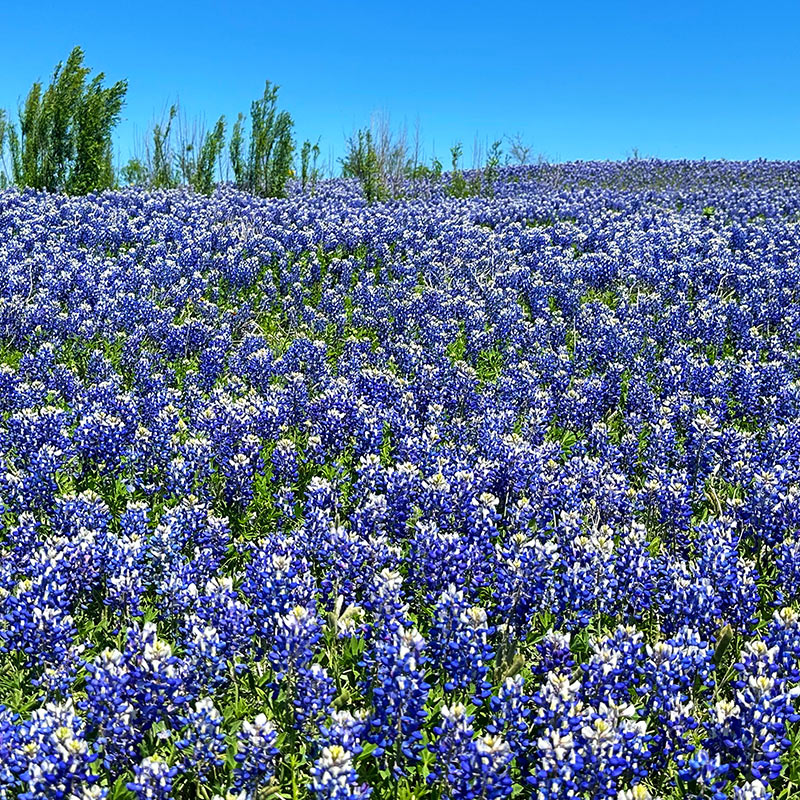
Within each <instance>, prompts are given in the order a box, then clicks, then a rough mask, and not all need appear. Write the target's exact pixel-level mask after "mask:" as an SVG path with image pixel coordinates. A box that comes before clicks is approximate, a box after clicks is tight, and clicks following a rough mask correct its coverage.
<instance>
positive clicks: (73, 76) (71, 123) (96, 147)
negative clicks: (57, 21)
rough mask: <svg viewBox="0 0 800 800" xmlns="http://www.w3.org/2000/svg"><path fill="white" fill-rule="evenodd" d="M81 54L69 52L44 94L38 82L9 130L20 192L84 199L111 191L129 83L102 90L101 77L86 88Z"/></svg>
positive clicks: (120, 82) (119, 82)
mask: <svg viewBox="0 0 800 800" xmlns="http://www.w3.org/2000/svg"><path fill="white" fill-rule="evenodd" d="M83 59H84V55H83V50H81V48H80V47H75V48H73V50H72V52H71V53H70V54H69V57H68V58H67V60H66V62H65V63H63V64H62V63H60V62H59V64H58V65H57V66H56V68H55V70H54V71H53V77H52V78H51V80H50V83H49V85H48V86H47V88H44V89H43V86H42V84H41V82H39V81H37V82H35V83H34V84H33V86H31V89H30V91H29V92H28V96H27V97H26V99H25V104H24V105H23V106H22V107H21V108H20V110H19V129H18V130H17V128H16V126H13V125H8V126H7V130H6V135H7V138H8V144H9V150H10V152H11V173H12V176H13V179H14V181H15V182H16V183H17V184H18V185H20V186H31V187H33V188H34V189H44V190H47V191H51V192H56V191H69V192H71V193H74V194H84V193H86V192H91V191H99V190H102V189H106V188H109V187H110V186H112V185H113V182H114V176H113V168H112V163H111V132H112V130H113V129H114V127H115V126H116V124H117V123H118V122H119V117H120V112H121V110H122V105H123V103H124V101H125V94H126V92H127V88H128V85H127V82H126V81H124V80H123V81H118V82H117V83H115V84H113V85H112V86H110V87H105V86H103V80H104V78H105V76H104V74H103V73H102V72H101V73H99V74H98V75H97V76H96V77H95V78H93V79H92V80H91V81H89V82H88V84H87V78H88V76H89V73H90V72H91V70H90V69H88V68H87V67H85V66H84V65H83Z"/></svg>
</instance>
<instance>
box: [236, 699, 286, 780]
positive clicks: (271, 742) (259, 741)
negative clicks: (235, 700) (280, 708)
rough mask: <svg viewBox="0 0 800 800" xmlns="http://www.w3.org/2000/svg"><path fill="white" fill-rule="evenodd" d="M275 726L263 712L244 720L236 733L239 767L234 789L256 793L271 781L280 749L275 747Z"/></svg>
mask: <svg viewBox="0 0 800 800" xmlns="http://www.w3.org/2000/svg"><path fill="white" fill-rule="evenodd" d="M276 739H277V732H276V730H275V726H274V725H273V724H272V723H271V722H270V721H269V720H268V719H267V718H266V716H265V715H264V714H259V715H258V716H256V718H255V719H254V720H253V721H252V722H249V721H248V720H245V721H244V722H243V723H242V727H241V729H240V730H239V731H238V733H237V734H236V741H237V752H236V757H235V758H236V767H235V769H234V771H233V786H234V790H235V791H240V790H245V791H247V792H248V795H255V794H257V793H258V790H259V788H261V787H262V786H265V785H266V784H268V783H269V781H270V779H271V778H272V776H273V775H274V773H275V766H276V757H277V755H278V749H277V748H276V747H275V742H276Z"/></svg>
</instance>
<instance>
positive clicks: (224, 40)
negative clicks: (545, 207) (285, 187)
mask: <svg viewBox="0 0 800 800" xmlns="http://www.w3.org/2000/svg"><path fill="white" fill-rule="evenodd" d="M0 43H1V44H0V106H3V107H6V108H9V109H16V107H17V104H18V101H19V100H20V99H22V98H23V97H24V95H25V93H26V92H27V89H28V87H29V86H30V84H31V82H32V81H33V80H35V79H37V78H42V79H47V78H48V77H49V75H50V73H51V71H52V68H53V66H54V65H55V63H56V62H57V61H59V60H63V59H64V58H66V56H67V54H68V52H69V51H70V49H71V48H72V47H73V46H74V45H76V44H79V45H81V46H82V47H83V49H84V51H85V53H86V63H87V65H88V66H90V67H92V68H94V69H96V70H103V71H104V72H105V73H106V75H107V78H108V79H109V81H114V80H117V79H119V78H127V79H128V81H129V89H128V99H127V105H126V108H125V111H124V121H123V122H122V123H121V125H120V127H119V128H118V131H117V135H116V140H117V150H118V153H119V157H120V159H122V160H126V159H127V157H128V155H129V154H130V151H131V148H132V144H133V142H134V140H135V139H136V136H137V135H141V134H142V133H143V132H144V130H145V128H146V127H147V126H148V124H151V123H152V121H153V120H154V119H155V118H156V117H157V116H158V115H159V114H161V113H163V112H164V110H165V109H166V108H167V107H168V105H169V104H170V103H171V102H174V101H175V100H180V104H181V106H182V108H183V110H184V111H185V112H186V114H187V115H188V116H189V117H192V116H194V115H203V116H204V117H205V119H206V121H208V122H213V121H214V120H215V119H216V118H217V117H218V116H219V115H220V114H225V115H226V117H227V118H228V120H230V121H232V120H233V119H234V118H235V116H236V113H237V112H238V111H240V110H241V111H247V110H248V109H249V105H250V101H251V100H253V99H254V98H255V97H257V96H259V95H260V94H261V92H262V90H263V86H264V80H265V79H267V78H269V79H270V80H271V81H273V82H274V83H277V84H279V85H280V87H281V89H280V99H281V106H282V107H284V108H285V109H286V110H288V111H290V112H291V113H292V115H293V116H294V118H295V122H296V130H297V135H298V138H299V139H301V140H302V139H304V138H307V137H309V138H316V137H320V138H321V147H322V151H323V154H324V155H325V156H328V154H329V153H330V154H332V157H334V158H335V157H338V156H340V155H341V154H342V151H343V147H344V141H345V136H346V135H347V134H348V133H350V132H352V131H353V129H354V128H356V127H358V126H360V125H364V124H365V123H367V122H368V121H369V119H370V115H371V114H372V113H373V112H375V111H384V112H387V113H388V114H389V115H390V117H391V120H392V122H394V123H397V124H402V123H405V124H406V126H407V127H408V128H409V129H410V130H413V128H414V127H415V126H416V124H417V122H418V123H419V126H420V130H421V134H422V140H423V143H424V146H425V151H426V154H427V156H430V155H431V154H432V153H433V152H434V151H435V152H436V154H437V155H438V156H439V157H440V158H441V159H442V160H443V161H445V162H446V161H447V160H448V151H449V147H450V145H451V144H453V143H454V142H455V141H456V140H459V139H460V140H462V141H463V142H464V145H465V155H466V161H467V162H470V161H471V155H470V154H471V150H472V145H473V142H474V141H475V140H476V137H477V139H478V140H480V141H483V142H485V141H489V140H491V139H494V138H499V137H500V136H502V135H503V134H506V135H510V134H514V133H517V132H519V133H522V134H523V135H524V137H525V139H527V141H528V142H529V143H530V144H531V146H532V148H533V151H534V152H536V153H542V154H544V155H545V156H547V157H548V158H550V159H553V160H562V161H563V160H572V159H606V158H610V159H617V158H624V157H625V156H626V155H628V154H629V153H631V151H632V149H633V148H634V147H635V148H637V149H638V151H639V153H640V154H642V155H654V156H659V157H662V158H700V157H708V158H730V159H740V158H757V157H765V158H781V159H789V158H793V159H800V0H793V2H788V1H786V0H772V1H770V0H767V2H752V0H748V2H739V0H726V1H724V2H723V1H720V2H709V1H708V0H695V1H694V2H685V1H680V2H676V0H655V2H648V0H638V1H637V2H615V1H614V0H606V2H585V1H584V0H574V1H573V2H564V1H563V0H562V1H561V2H559V0H552V2H548V3H540V2H537V0H529V1H528V2H494V3H470V2H437V0H429V1H428V2H418V1H417V0H405V2H401V3H391V4H389V3H378V2H376V3H367V2H351V1H350V0H338V1H336V2H321V1H320V0H308V1H307V2H300V3H297V4H294V3H272V2H266V1H264V2H256V1H255V0H244V1H242V2H230V3H223V2H218V0H193V2H188V1H184V0H180V1H176V2H172V1H171V0H162V2H152V0H142V1H141V2H126V1H125V0H118V2H113V1H112V2H102V3H101V2H68V1H67V0H62V1H61V2H49V1H48V2H42V1H41V0H40V1H39V2H24V3H23V2H18V0H0ZM469 165H470V164H469V163H467V166H469Z"/></svg>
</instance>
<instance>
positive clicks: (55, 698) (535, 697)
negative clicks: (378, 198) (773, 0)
mask: <svg viewBox="0 0 800 800" xmlns="http://www.w3.org/2000/svg"><path fill="white" fill-rule="evenodd" d="M446 182H447V176H445V178H444V179H443V181H442V182H438V183H431V184H422V183H417V184H415V185H414V186H413V187H409V193H408V196H407V198H406V199H404V200H401V201H395V202H390V203H383V204H381V203H378V204H374V205H368V204H366V203H365V201H364V199H363V197H362V196H361V194H360V192H359V189H358V186H357V184H356V183H355V182H354V181H347V180H338V181H330V182H325V183H322V184H320V185H319V186H318V187H317V190H316V192H315V193H313V194H309V193H302V192H300V191H299V190H295V192H294V194H293V196H290V197H289V198H288V199H285V200H266V199H260V198H254V197H251V196H249V195H246V194H244V193H240V192H237V191H234V190H233V189H230V188H225V187H220V188H218V189H217V191H216V192H215V194H214V195H213V196H211V197H203V196H200V195H195V194H192V193H191V192H189V191H186V190H170V191H154V192H145V191H142V190H137V189H126V190H121V191H118V192H106V193H103V194H99V195H89V196H87V197H82V198H75V197H65V196H60V195H48V194H44V193H38V194H37V193H35V192H31V191H27V192H23V193H20V192H19V191H17V190H7V191H4V192H0V504H1V506H2V507H1V509H0V510H1V511H2V517H1V520H2V525H1V528H0V548H2V557H0V704H2V706H0V799H2V800H6V798H9V799H10V798H20V799H21V800H39V798H42V799H44V798H47V799H50V798H53V799H57V800H101V799H102V798H111V799H113V800H118V799H121V798H128V799H129V800H133V798H138V799H140V800H144V799H145V798H159V799H161V798H176V800H180V799H186V800H188V799H189V798H202V799H203V800H211V798H214V797H217V798H227V799H228V800H233V799H234V798H235V799H236V800H264V799H265V798H276V799H277V798H286V800H289V799H291V800H300V799H303V800H305V799H308V800H312V799H316V798H320V799H322V798H331V799H333V798H336V799H337V800H339V799H344V798H351V799H352V800H355V799H356V798H358V799H360V800H363V799H364V798H367V797H372V798H373V799H374V800H383V799H384V798H386V799H387V800H389V799H391V800H412V798H415V799H416V800H423V799H426V798H430V800H470V799H471V798H476V799H477V798H482V799H483V800H491V799H493V798H505V797H520V798H537V800H551V799H555V798H592V799H593V800H595V799H597V800H599V798H617V799H618V800H648V798H661V799H662V800H667V799H672V800H677V798H712V799H713V800H720V799H721V798H736V799H737V800H755V798H767V797H774V798H776V800H777V799H778V798H791V797H800V714H799V713H798V708H800V349H799V347H798V345H800V164H786V163H768V162H755V163H747V164H738V163H730V162H727V163H726V162H719V163H716V162H694V163H693V162H657V161H631V162H627V163H624V164H612V163H586V164H575V165H560V166H548V165H543V166H539V167H520V168H509V169H504V170H501V171H500V173H499V176H498V179H497V181H496V183H495V184H494V185H493V186H492V187H491V189H492V191H491V193H490V196H480V197H466V198H454V197H452V196H450V195H449V194H448V192H447V191H446V188H447V187H446Z"/></svg>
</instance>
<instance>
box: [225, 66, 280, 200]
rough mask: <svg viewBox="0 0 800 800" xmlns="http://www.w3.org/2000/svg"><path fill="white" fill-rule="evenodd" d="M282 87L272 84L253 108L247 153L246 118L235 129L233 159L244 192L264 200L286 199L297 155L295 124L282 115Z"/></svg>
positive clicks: (234, 172)
mask: <svg viewBox="0 0 800 800" xmlns="http://www.w3.org/2000/svg"><path fill="white" fill-rule="evenodd" d="M278 88H279V87H278V86H274V85H272V84H271V83H270V82H269V81H267V82H266V85H265V87H264V94H263V96H262V97H261V98H259V99H258V100H255V101H253V103H252V105H251V106H250V136H249V142H248V143H247V146H246V149H247V156H245V155H244V153H245V135H244V122H245V116H244V114H239V117H238V119H237V120H236V123H235V124H234V126H233V132H232V134H231V142H230V159H231V166H232V167H233V174H234V179H235V181H236V185H237V186H238V187H239V188H240V189H244V190H246V191H248V192H251V193H253V194H258V195H261V196H263V197H284V196H285V194H286V182H287V180H288V179H289V176H290V174H291V170H292V157H293V155H294V137H293V133H292V131H293V128H294V122H293V121H292V117H291V115H290V114H289V113H288V112H287V111H278V108H277V105H278Z"/></svg>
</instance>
